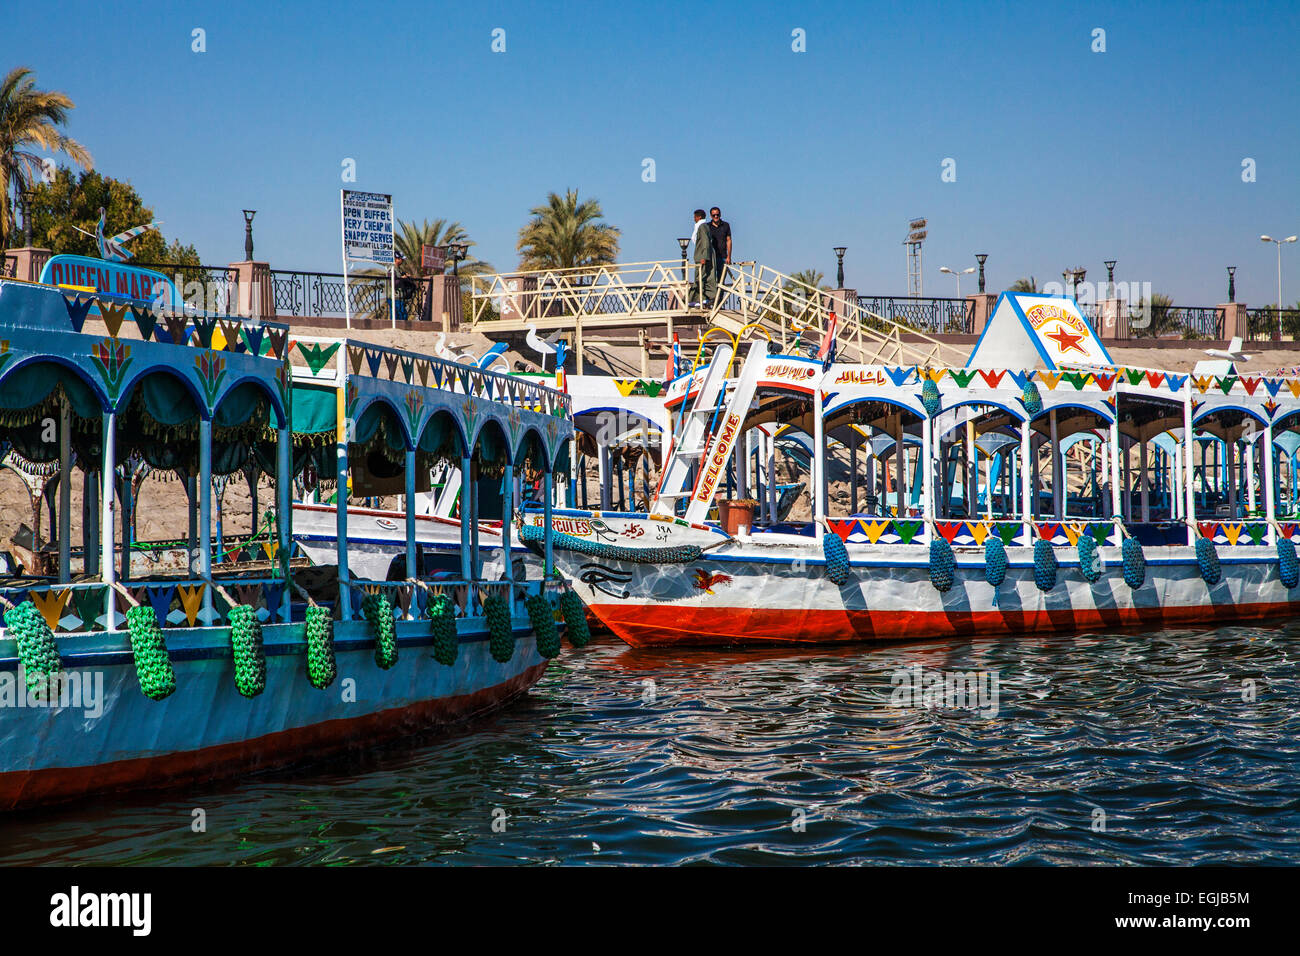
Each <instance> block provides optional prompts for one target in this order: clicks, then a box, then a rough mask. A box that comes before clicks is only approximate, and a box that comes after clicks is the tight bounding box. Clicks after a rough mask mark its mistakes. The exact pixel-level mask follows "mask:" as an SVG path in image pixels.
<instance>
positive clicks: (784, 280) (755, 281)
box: [711, 263, 955, 364]
mask: <svg viewBox="0 0 1300 956" xmlns="http://www.w3.org/2000/svg"><path fill="white" fill-rule="evenodd" d="M724 310H725V311H729V312H731V313H733V314H734V315H738V316H739V321H740V322H741V323H742V324H743V325H744V326H749V325H757V326H759V327H761V328H762V329H763V330H764V331H765V332H766V333H767V334H768V335H770V336H772V338H773V340H775V341H779V342H780V344H781V347H782V349H783V350H786V351H789V350H790V349H792V348H794V347H796V343H800V342H809V341H813V342H816V343H818V344H820V342H821V341H822V337H823V336H824V335H825V334H826V328H827V325H828V324H829V321H830V315H831V313H832V312H835V313H836V315H837V324H836V342H837V348H838V349H839V357H840V360H841V361H844V360H848V361H856V362H862V363H864V364H877V363H897V362H903V361H907V362H918V363H925V364H941V363H942V362H943V361H945V358H944V352H945V350H949V351H952V349H951V347H950V346H945V345H944V344H943V343H942V342H940V341H939V340H938V339H935V338H932V337H931V336H930V335H928V334H927V333H926V332H925V331H924V330H920V329H916V328H912V327H909V326H905V325H903V324H901V323H899V322H897V321H895V320H894V319H892V318H889V317H887V316H884V315H881V314H879V313H878V312H874V311H872V310H871V309H870V308H867V307H865V306H863V305H862V303H861V302H859V301H855V300H849V299H844V298H842V297H837V296H835V294H834V293H833V292H829V291H827V290H825V289H818V288H814V287H813V286H810V285H808V284H807V283H804V282H801V281H800V280H798V279H795V278H793V277H791V276H788V275H786V274H784V273H782V272H778V271H777V270H775V269H772V268H769V267H767V266H760V265H758V264H756V263H738V264H737V265H736V266H733V267H728V270H727V272H726V274H725V275H724V276H723V281H722V283H721V285H720V287H719V294H718V298H717V302H716V303H715V305H714V308H713V310H712V314H711V318H712V319H713V320H714V321H715V322H716V321H717V318H718V316H719V313H721V312H723V311H724ZM954 356H955V352H954Z"/></svg>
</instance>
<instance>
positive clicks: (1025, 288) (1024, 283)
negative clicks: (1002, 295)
mask: <svg viewBox="0 0 1300 956" xmlns="http://www.w3.org/2000/svg"><path fill="white" fill-rule="evenodd" d="M1008 291H1010V292H1037V291H1038V280H1037V279H1035V278H1034V277H1033V276H1030V277H1029V278H1028V279H1017V280H1016V281H1015V282H1013V283H1012V284H1011V288H1010V289H1009V290H1008Z"/></svg>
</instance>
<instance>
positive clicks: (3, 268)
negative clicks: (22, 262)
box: [0, 255, 18, 279]
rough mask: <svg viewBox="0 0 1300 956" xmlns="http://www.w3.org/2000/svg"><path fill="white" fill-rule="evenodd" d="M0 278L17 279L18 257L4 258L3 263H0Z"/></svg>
mask: <svg viewBox="0 0 1300 956" xmlns="http://www.w3.org/2000/svg"><path fill="white" fill-rule="evenodd" d="M0 276H4V277H5V278H7V279H16V278H18V257H17V256H14V255H6V256H5V258H4V262H0Z"/></svg>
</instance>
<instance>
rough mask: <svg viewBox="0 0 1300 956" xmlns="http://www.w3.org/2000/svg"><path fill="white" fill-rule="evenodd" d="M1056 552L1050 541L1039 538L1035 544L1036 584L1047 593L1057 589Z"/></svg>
mask: <svg viewBox="0 0 1300 956" xmlns="http://www.w3.org/2000/svg"><path fill="white" fill-rule="evenodd" d="M1056 569H1057V561H1056V552H1055V551H1054V550H1052V545H1051V543H1050V542H1048V541H1044V540H1043V539H1042V538H1039V539H1038V540H1037V541H1035V542H1034V583H1035V584H1036V585H1038V590H1040V591H1042V592H1044V593H1046V592H1048V591H1050V590H1052V588H1054V587H1056Z"/></svg>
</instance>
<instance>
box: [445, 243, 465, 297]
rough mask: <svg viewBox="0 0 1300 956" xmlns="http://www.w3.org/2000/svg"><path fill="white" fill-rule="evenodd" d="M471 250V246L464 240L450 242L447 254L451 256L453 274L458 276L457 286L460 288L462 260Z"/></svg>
mask: <svg viewBox="0 0 1300 956" xmlns="http://www.w3.org/2000/svg"><path fill="white" fill-rule="evenodd" d="M468 252H469V246H467V245H466V244H465V243H463V242H449V243H448V244H447V255H449V256H451V274H452V275H454V276H455V277H456V287H457V288H460V260H462V259H464V258H465V256H466V254H467V253H468Z"/></svg>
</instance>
